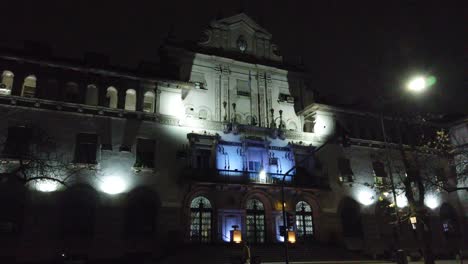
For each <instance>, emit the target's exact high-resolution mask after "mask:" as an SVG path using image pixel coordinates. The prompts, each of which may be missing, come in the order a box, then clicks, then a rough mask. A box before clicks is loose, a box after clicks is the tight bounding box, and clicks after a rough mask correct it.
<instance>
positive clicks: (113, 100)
mask: <svg viewBox="0 0 468 264" xmlns="http://www.w3.org/2000/svg"><path fill="white" fill-rule="evenodd" d="M106 99H107V101H108V104H107V106H108V107H109V108H117V102H118V92H117V89H115V87H112V86H111V87H109V88H107V93H106Z"/></svg>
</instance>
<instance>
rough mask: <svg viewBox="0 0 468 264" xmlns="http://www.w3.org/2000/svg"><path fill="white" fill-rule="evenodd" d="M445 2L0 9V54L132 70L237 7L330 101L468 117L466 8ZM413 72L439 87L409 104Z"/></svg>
mask: <svg viewBox="0 0 468 264" xmlns="http://www.w3.org/2000/svg"><path fill="white" fill-rule="evenodd" d="M445 2H447V1H369V2H367V1H305V0H304V1H295V0H289V1H279V0H275V1H272V0H258V1H247V0H244V1H242V0H241V1H235V0H232V1H221V0H218V1H213V0H205V1H204V0H198V1H189V0H185V1H182V0H167V1H155V0H153V1H136V0H133V1H130V0H128V1H97V0H96V1H64V0H61V1H33V0H31V1H21V0H20V1H18V0H16V1H8V5H7V6H5V5H3V8H2V12H1V13H2V15H1V16H0V21H1V22H2V25H3V26H2V34H1V35H2V36H3V37H4V38H6V37H7V39H1V40H0V46H6V47H20V46H21V45H22V43H23V41H24V40H35V41H40V42H45V43H49V44H51V45H52V47H53V50H54V55H56V56H62V57H80V56H81V55H82V54H83V53H84V52H86V51H93V52H99V53H105V54H108V55H109V56H110V57H111V62H112V63H113V64H116V65H124V66H127V67H133V66H135V65H136V64H137V63H138V62H139V61H141V60H150V61H157V56H158V47H159V46H160V44H161V43H162V40H163V39H164V38H165V36H166V35H167V32H168V31H169V29H170V28H171V27H173V29H174V32H175V35H176V36H177V38H179V39H188V40H196V39H198V37H199V36H200V33H201V32H202V30H203V29H204V27H205V26H206V25H207V24H208V23H209V22H210V21H211V20H213V19H214V18H216V17H219V16H223V17H225V16H230V15H233V14H236V13H237V12H239V11H240V10H241V8H242V7H243V9H244V10H245V12H246V13H247V14H248V15H249V16H251V17H252V18H253V19H254V20H256V21H257V22H258V23H259V24H260V25H262V26H263V27H264V28H266V29H267V30H269V31H270V32H271V33H272V34H273V38H274V41H275V42H276V43H277V44H278V45H279V46H280V48H281V50H282V53H283V55H284V56H286V57H297V56H302V57H303V61H304V63H305V65H306V67H307V70H308V72H309V73H310V75H311V76H312V86H313V87H312V88H313V89H314V90H317V91H319V93H320V94H321V96H325V97H327V98H328V100H331V101H333V102H336V103H342V104H351V103H353V104H355V105H356V106H357V105H360V106H369V105H375V104H376V103H375V100H372V99H373V98H375V97H376V95H377V94H382V93H385V94H386V95H389V96H392V97H393V98H397V97H405V98H403V99H407V100H404V102H405V105H409V104H416V105H419V108H418V109H420V110H430V111H436V112H450V113H455V112H463V113H465V114H468V103H467V102H468V87H467V84H468V82H467V73H468V67H467V63H466V62H467V58H468V56H467V55H468V45H467V44H468V42H467V37H466V36H467V33H468V31H467V25H468V23H467V19H466V18H465V17H466V16H464V15H465V14H466V13H464V12H463V10H466V8H465V6H463V5H462V2H463V1H459V2H452V3H451V4H445ZM448 2H450V1H448ZM7 25H9V26H7ZM415 73H423V74H431V75H433V76H435V77H436V78H437V83H436V85H435V86H433V87H432V88H431V91H430V92H428V93H427V94H425V95H424V96H421V97H418V98H408V96H407V95H405V92H404V91H403V90H402V87H403V81H404V80H405V79H406V78H408V76H410V75H412V74H415ZM413 97H414V96H413Z"/></svg>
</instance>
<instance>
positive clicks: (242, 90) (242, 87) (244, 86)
mask: <svg viewBox="0 0 468 264" xmlns="http://www.w3.org/2000/svg"><path fill="white" fill-rule="evenodd" d="M237 95H242V96H250V87H249V82H248V81H245V80H237Z"/></svg>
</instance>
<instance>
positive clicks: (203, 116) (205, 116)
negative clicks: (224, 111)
mask: <svg viewBox="0 0 468 264" xmlns="http://www.w3.org/2000/svg"><path fill="white" fill-rule="evenodd" d="M198 118H199V119H203V120H207V119H208V111H206V109H201V110H200V111H198Z"/></svg>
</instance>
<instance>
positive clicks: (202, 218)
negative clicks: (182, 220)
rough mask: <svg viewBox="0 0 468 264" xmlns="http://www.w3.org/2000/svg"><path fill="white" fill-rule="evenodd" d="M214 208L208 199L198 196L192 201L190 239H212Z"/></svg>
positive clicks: (207, 240) (196, 240)
mask: <svg viewBox="0 0 468 264" xmlns="http://www.w3.org/2000/svg"><path fill="white" fill-rule="evenodd" d="M211 223H212V208H211V203H210V201H209V200H208V199H206V198H205V197H203V196H198V197H196V198H194V199H193V200H192V202H191V203H190V240H191V241H195V242H202V243H207V242H210V241H211Z"/></svg>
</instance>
